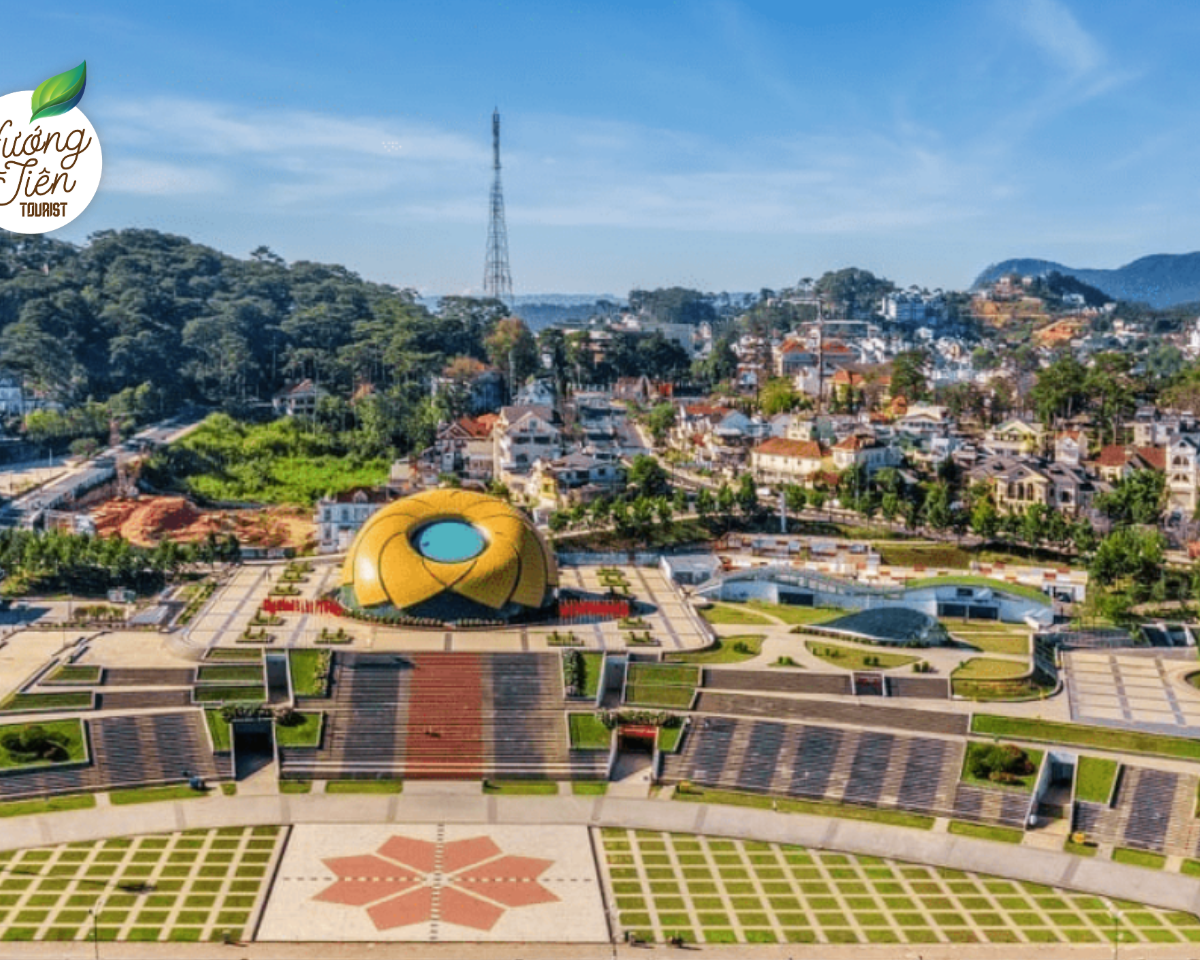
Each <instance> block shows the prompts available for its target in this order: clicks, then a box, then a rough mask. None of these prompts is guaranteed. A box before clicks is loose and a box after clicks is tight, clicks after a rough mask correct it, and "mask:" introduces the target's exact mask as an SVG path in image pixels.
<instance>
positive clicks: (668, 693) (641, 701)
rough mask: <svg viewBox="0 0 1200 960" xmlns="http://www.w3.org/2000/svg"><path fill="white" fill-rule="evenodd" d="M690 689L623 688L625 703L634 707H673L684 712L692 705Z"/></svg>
mask: <svg viewBox="0 0 1200 960" xmlns="http://www.w3.org/2000/svg"><path fill="white" fill-rule="evenodd" d="M693 693H695V690H694V689H693V688H692V687H655V686H650V687H634V686H629V687H626V688H625V702H626V703H627V704H629V705H630V706H634V707H674V708H676V709H680V710H685V709H687V708H688V707H690V706H691V705H692V694H693Z"/></svg>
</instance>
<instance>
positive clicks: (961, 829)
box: [948, 820, 1025, 843]
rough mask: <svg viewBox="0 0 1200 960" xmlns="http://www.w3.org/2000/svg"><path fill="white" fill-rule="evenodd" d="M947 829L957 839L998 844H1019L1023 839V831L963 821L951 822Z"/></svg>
mask: <svg viewBox="0 0 1200 960" xmlns="http://www.w3.org/2000/svg"><path fill="white" fill-rule="evenodd" d="M948 829H949V832H950V833H952V834H954V835H955V836H957V837H975V838H976V839H978V840H995V841H997V842H998V843H1020V842H1021V841H1022V840H1023V839H1024V838H1025V833H1024V831H1021V830H1018V829H1016V827H997V826H992V825H990V824H983V823H967V822H966V821H963V820H951V821H950V826H949V828H948Z"/></svg>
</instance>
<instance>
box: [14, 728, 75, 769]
mask: <svg viewBox="0 0 1200 960" xmlns="http://www.w3.org/2000/svg"><path fill="white" fill-rule="evenodd" d="M86 759H87V741H86V738H85V735H84V732H83V723H82V722H81V721H79V720H51V721H49V722H47V723H6V724H4V725H2V726H0V769H3V770H14V769H20V768H27V767H45V766H54V765H55V764H63V763H81V762H83V761H84V760H86Z"/></svg>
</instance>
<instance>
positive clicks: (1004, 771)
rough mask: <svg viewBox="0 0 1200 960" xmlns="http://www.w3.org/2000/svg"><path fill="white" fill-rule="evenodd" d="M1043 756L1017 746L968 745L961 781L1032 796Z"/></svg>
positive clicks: (1032, 749)
mask: <svg viewBox="0 0 1200 960" xmlns="http://www.w3.org/2000/svg"><path fill="white" fill-rule="evenodd" d="M1042 756H1043V753H1042V751H1041V750H1035V749H1034V748H1033V747H1018V746H1017V745H1016V744H1013V743H984V742H982V741H978V740H974V741H971V742H969V743H968V744H967V752H966V756H965V757H964V758H963V768H962V773H961V775H960V779H961V780H962V781H963V783H971V784H975V785H977V786H982V787H998V788H1000V789H1007V790H1021V791H1023V792H1025V793H1032V792H1033V788H1034V784H1035V783H1036V781H1037V775H1038V769H1039V767H1040V766H1041V763H1042Z"/></svg>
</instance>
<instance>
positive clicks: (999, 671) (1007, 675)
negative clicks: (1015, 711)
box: [950, 657, 1029, 680]
mask: <svg viewBox="0 0 1200 960" xmlns="http://www.w3.org/2000/svg"><path fill="white" fill-rule="evenodd" d="M1027 673H1029V665H1028V664H1025V663H1020V662H1018V661H1016V660H992V659H989V658H987V657H972V658H971V659H970V660H964V661H963V662H962V663H961V664H959V665H958V667H956V668H955V670H954V672H953V673H952V674H951V675H950V677H951V679H953V680H1018V679H1020V678H1021V677H1023V676H1025V675H1026V674H1027Z"/></svg>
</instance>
